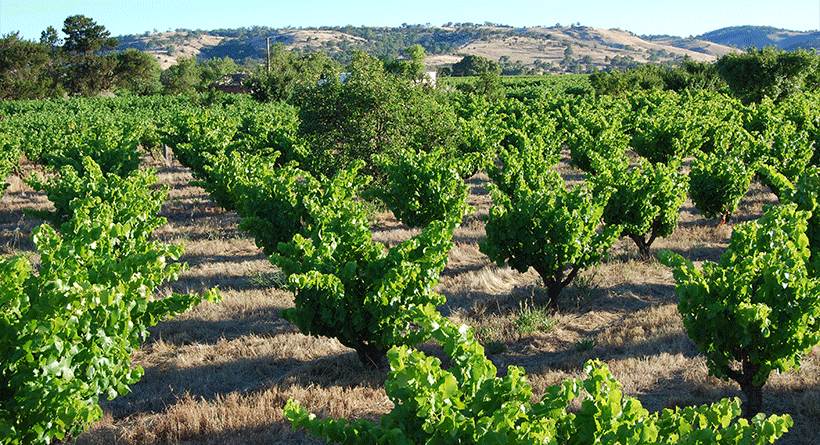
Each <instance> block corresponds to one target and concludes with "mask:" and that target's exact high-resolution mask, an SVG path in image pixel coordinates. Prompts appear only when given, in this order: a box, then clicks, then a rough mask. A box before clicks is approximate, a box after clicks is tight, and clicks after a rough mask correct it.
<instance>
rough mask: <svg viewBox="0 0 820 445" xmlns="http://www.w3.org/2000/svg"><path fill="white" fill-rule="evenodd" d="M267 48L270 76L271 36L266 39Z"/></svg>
mask: <svg viewBox="0 0 820 445" xmlns="http://www.w3.org/2000/svg"><path fill="white" fill-rule="evenodd" d="M265 47H266V48H267V53H268V74H270V36H267V37H265Z"/></svg>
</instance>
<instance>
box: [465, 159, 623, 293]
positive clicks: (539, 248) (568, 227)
mask: <svg viewBox="0 0 820 445" xmlns="http://www.w3.org/2000/svg"><path fill="white" fill-rule="evenodd" d="M499 157H500V158H501V160H502V162H503V167H501V168H491V169H490V172H489V175H490V177H491V178H492V180H493V183H492V184H490V187H491V188H490V192H491V194H492V198H493V202H494V203H495V204H494V206H493V207H492V208H490V213H489V215H488V216H487V226H486V232H487V238H486V239H485V240H484V241H483V242H481V243H480V245H479V248H480V250H481V252H482V253H484V254H485V255H487V256H488V257H489V258H490V260H491V261H494V262H495V263H497V264H498V265H499V266H501V265H503V264H504V263H505V262H506V263H507V264H509V266H510V267H512V268H513V269H515V270H517V271H519V272H522V273H523V272H526V271H527V270H528V269H529V268H530V267H532V268H533V269H535V271H536V272H538V275H540V276H541V280H542V281H543V282H544V285H545V286H546V288H547V295H548V298H549V301H547V304H548V305H552V306H554V305H555V304H556V300H557V297H558V295H559V294H560V293H561V291H562V290H563V289H564V287H566V286H567V285H569V283H570V282H572V280H573V279H574V278H575V276H576V275H577V274H578V273H579V272H580V271H581V270H583V269H586V268H588V267H591V266H594V265H595V264H597V263H598V262H600V261H601V260H602V259H603V258H604V256H605V255H606V253H607V251H608V250H609V248H610V247H611V246H612V243H613V242H615V240H616V239H617V237H618V234H619V233H620V232H621V228H620V226H617V225H606V226H604V227H603V229H601V230H599V228H600V227H601V219H602V216H603V212H604V206H605V205H606V203H607V200H608V198H609V190H607V189H606V188H601V190H598V191H596V192H595V193H593V192H592V190H590V189H589V187H587V186H585V185H579V186H575V187H574V188H572V189H571V190H570V189H568V188H567V187H566V185H565V183H564V180H563V179H562V178H561V176H560V175H559V174H558V172H556V171H555V170H554V169H552V168H551V166H552V165H553V164H554V162H555V160H556V159H557V157H553V158H552V163H550V162H548V161H547V160H546V159H544V155H543V153H541V152H540V150H534V149H532V148H531V147H523V148H522V149H520V151H519V150H516V149H515V148H512V149H510V150H508V151H507V152H502V153H499Z"/></svg>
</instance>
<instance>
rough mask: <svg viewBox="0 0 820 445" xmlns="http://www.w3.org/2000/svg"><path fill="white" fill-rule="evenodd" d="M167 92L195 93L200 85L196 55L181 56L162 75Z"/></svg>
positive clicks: (165, 91) (161, 79) (163, 85)
mask: <svg viewBox="0 0 820 445" xmlns="http://www.w3.org/2000/svg"><path fill="white" fill-rule="evenodd" d="M159 79H160V82H162V90H163V93H165V94H193V93H195V92H196V88H197V86H198V85H199V64H198V63H197V60H196V56H191V57H179V58H177V63H176V65H171V66H169V67H168V68H167V69H166V70H165V71H163V72H162V75H160V78H159Z"/></svg>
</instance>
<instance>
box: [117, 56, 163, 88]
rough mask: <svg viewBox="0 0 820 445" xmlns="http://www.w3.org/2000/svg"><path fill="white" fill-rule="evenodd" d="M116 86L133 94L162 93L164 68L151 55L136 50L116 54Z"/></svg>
mask: <svg viewBox="0 0 820 445" xmlns="http://www.w3.org/2000/svg"><path fill="white" fill-rule="evenodd" d="M116 60H117V65H116V68H115V69H114V73H115V75H116V81H115V85H116V86H117V87H118V88H120V89H122V90H126V91H128V92H130V93H132V94H138V95H143V96H147V95H153V94H158V93H159V92H161V91H162V83H160V80H159V79H160V76H161V75H162V68H160V66H159V62H157V59H156V58H155V57H154V56H152V55H151V54H148V53H144V52H142V51H139V50H136V49H134V48H128V49H127V50H125V51H122V52H119V53H117V54H116Z"/></svg>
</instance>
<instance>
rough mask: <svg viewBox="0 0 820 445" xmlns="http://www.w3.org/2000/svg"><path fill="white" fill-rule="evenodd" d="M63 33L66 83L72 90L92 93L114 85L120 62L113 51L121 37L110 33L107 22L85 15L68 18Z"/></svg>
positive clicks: (84, 93) (86, 93)
mask: <svg viewBox="0 0 820 445" xmlns="http://www.w3.org/2000/svg"><path fill="white" fill-rule="evenodd" d="M63 33H65V35H66V38H65V41H64V43H63V46H62V54H63V57H64V62H65V69H66V86H67V87H68V90H69V91H70V92H71V94H74V95H83V96H92V95H96V94H99V93H100V92H101V91H104V90H106V89H108V88H110V87H111V86H112V84H113V83H114V68H115V66H116V59H115V58H114V56H113V54H111V51H112V50H114V48H116V47H117V45H119V41H117V39H115V38H113V37H110V35H111V33H110V32H108V31H107V30H106V29H105V27H104V26H102V25H98V24H97V23H96V22H95V21H94V20H92V19H91V18H89V17H86V16H83V15H73V16H70V17H68V18H66V19H65V22H63ZM49 36H52V34H51V33H49ZM52 37H53V36H52Z"/></svg>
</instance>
